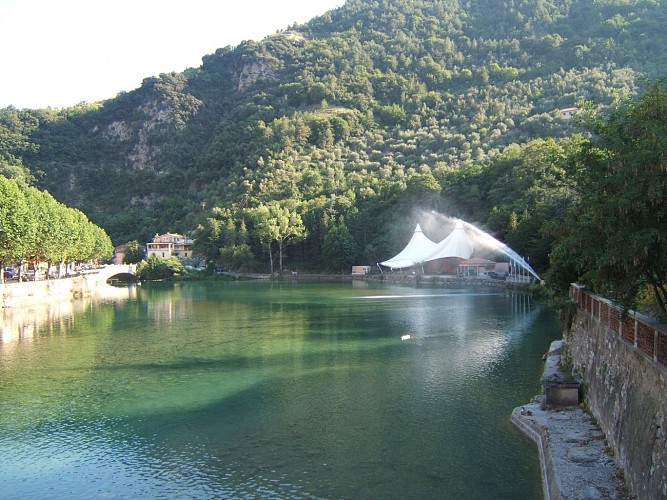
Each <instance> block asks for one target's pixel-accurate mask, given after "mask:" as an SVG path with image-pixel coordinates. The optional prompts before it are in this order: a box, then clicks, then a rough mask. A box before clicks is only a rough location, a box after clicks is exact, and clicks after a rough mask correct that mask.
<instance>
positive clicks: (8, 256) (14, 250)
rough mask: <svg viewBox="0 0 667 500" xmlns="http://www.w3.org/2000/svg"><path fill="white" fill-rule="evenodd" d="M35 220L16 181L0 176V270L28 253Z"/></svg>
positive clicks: (35, 226) (32, 237) (32, 239)
mask: <svg viewBox="0 0 667 500" xmlns="http://www.w3.org/2000/svg"><path fill="white" fill-rule="evenodd" d="M36 222H37V221H36V218H35V217H34V215H33V212H32V210H31V207H30V206H29V204H28V202H27V200H26V197H25V196H24V195H23V193H22V192H21V189H20V187H19V185H18V183H17V182H16V181H15V180H9V179H6V178H4V177H1V176H0V271H4V266H5V265H6V264H7V263H9V262H13V261H15V260H20V259H22V258H24V257H25V256H27V255H29V254H30V251H31V250H32V248H31V243H32V242H33V241H34V238H35V234H36V229H37V225H36ZM2 276H3V278H0V279H4V272H2Z"/></svg>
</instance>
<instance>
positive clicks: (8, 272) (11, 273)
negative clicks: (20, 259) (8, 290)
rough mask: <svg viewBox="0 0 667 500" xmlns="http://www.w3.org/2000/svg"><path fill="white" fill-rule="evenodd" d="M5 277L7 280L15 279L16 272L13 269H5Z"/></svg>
mask: <svg viewBox="0 0 667 500" xmlns="http://www.w3.org/2000/svg"><path fill="white" fill-rule="evenodd" d="M3 276H4V278H5V279H6V280H11V279H14V271H13V270H12V269H5V271H4V273H3Z"/></svg>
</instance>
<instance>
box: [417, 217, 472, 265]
mask: <svg viewBox="0 0 667 500" xmlns="http://www.w3.org/2000/svg"><path fill="white" fill-rule="evenodd" d="M474 249H475V247H474V245H473V242H472V239H471V238H470V236H468V234H467V233H466V232H465V229H463V222H461V221H460V220H457V221H456V226H455V227H454V231H452V232H451V233H450V235H449V236H447V237H446V238H445V239H444V240H442V241H441V242H440V243H438V244H437V245H436V246H435V248H434V249H433V251H432V252H431V253H430V254H428V255H427V256H426V258H425V259H424V261H425V262H428V261H431V260H437V259H446V258H448V257H458V258H460V259H469V258H470V256H471V255H472V253H473V251H474Z"/></svg>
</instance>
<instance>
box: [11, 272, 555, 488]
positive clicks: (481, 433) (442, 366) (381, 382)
mask: <svg viewBox="0 0 667 500" xmlns="http://www.w3.org/2000/svg"><path fill="white" fill-rule="evenodd" d="M8 325H12V326H8ZM406 335H409V336H410V338H409V339H407V340H402V337H403V336H406ZM559 336H560V334H559V331H558V325H557V322H556V319H555V314H554V312H553V311H551V310H549V309H547V308H544V307H541V306H537V305H535V304H533V303H531V301H530V300H529V298H528V297H527V296H525V295H521V294H510V293H507V292H504V291H503V292H492V293H491V292H489V293H485V292H480V291H475V290H463V289H462V290H445V289H423V288H407V287H406V288H404V287H394V286H382V285H367V284H366V283H364V282H361V283H356V284H349V283H347V284H341V283H337V284H322V283H299V282H298V281H295V282H292V283H266V282H246V283H243V282H236V283H224V284H223V283H185V284H175V285H153V286H143V287H137V288H136V289H133V291H132V293H131V297H130V298H128V299H126V300H120V301H119V300H115V301H102V300H100V301H95V302H90V304H88V305H87V306H86V307H85V308H83V310H81V311H79V312H76V313H72V314H61V315H55V316H54V315H51V316H50V317H49V318H48V319H41V318H39V317H34V318H32V319H30V320H27V319H26V320H22V322H20V324H19V325H18V326H16V323H10V322H9V321H8V320H7V317H6V321H5V329H4V330H3V333H2V336H1V337H0V377H1V378H0V498H3V499H4V498H105V499H107V498H401V499H403V498H456V499H468V498H471V499H475V498H524V499H530V498H535V499H537V498H541V496H542V487H541V484H540V475H539V462H538V458H537V452H536V449H535V447H534V446H533V445H532V443H530V442H529V441H527V440H526V439H525V438H524V437H523V436H522V435H520V433H519V432H518V431H517V430H515V429H514V427H513V426H512V424H511V423H510V421H509V414H510V412H511V410H512V408H514V407H515V406H518V405H521V404H523V403H525V402H527V401H528V400H529V399H530V398H531V397H532V396H533V395H534V394H536V393H537V392H538V391H539V386H538V382H539V376H540V373H541V370H542V362H541V356H542V354H543V353H544V352H545V351H546V349H547V348H548V345H549V343H550V342H551V341H552V340H553V339H555V338H557V337H559Z"/></svg>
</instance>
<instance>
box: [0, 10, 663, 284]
mask: <svg viewBox="0 0 667 500" xmlns="http://www.w3.org/2000/svg"><path fill="white" fill-rule="evenodd" d="M665 26H667V6H666V5H665V3H664V2H662V1H660V0H504V1H503V0H476V1H463V0H382V1H371V0H348V1H347V2H346V4H345V5H344V6H343V7H341V8H339V9H336V10H333V11H330V12H328V13H325V14H324V15H322V16H321V17H318V18H316V19H313V20H312V21H311V22H309V23H307V24H304V25H296V26H291V27H289V28H288V29H286V30H285V31H283V32H280V33H277V34H274V35H271V36H268V37H267V38H265V39H264V40H262V41H261V42H252V41H249V42H243V43H241V44H240V45H239V46H237V47H225V48H221V49H218V50H217V51H216V52H215V53H214V54H209V55H206V56H204V57H203V59H202V65H201V66H200V67H199V68H191V69H187V70H185V71H183V72H182V73H178V74H176V73H172V74H163V75H160V76H158V77H151V78H147V79H145V80H144V82H143V84H142V86H141V87H140V88H139V89H137V90H135V91H132V92H127V93H122V94H120V95H118V96H116V97H115V98H113V99H109V100H107V101H104V102H100V103H94V104H82V105H80V106H77V107H73V108H69V109H64V110H16V109H13V108H7V109H4V110H0V162H1V166H2V168H3V170H4V172H5V174H6V175H8V176H17V175H25V173H26V170H28V171H29V172H30V175H32V176H34V178H35V182H36V184H37V185H38V186H39V187H41V188H45V189H48V190H49V192H50V193H51V194H52V195H53V196H55V197H56V198H57V199H58V200H59V201H61V202H63V203H66V204H67V205H69V206H74V207H77V208H79V209H81V210H82V211H83V212H85V213H86V214H87V215H88V217H90V219H91V220H92V221H93V222H95V223H96V224H99V225H100V226H102V227H103V228H105V229H106V230H107V232H108V233H109V234H110V236H111V237H112V239H113V241H114V243H116V244H121V243H125V242H127V241H128V240H131V239H135V238H136V239H139V240H140V241H146V240H147V239H148V238H149V237H151V236H152V235H153V234H154V233H156V232H165V231H167V230H170V231H182V232H191V231H195V236H196V237H197V239H198V245H199V247H200V250H201V251H203V252H205V253H206V255H207V256H209V257H210V258H211V259H213V260H216V261H217V262H218V263H219V265H224V266H227V267H232V268H245V269H268V268H269V266H270V262H271V260H272V258H273V257H276V263H275V265H276V267H279V266H281V265H285V266H286V265H290V266H299V267H300V268H301V269H304V268H312V269H322V268H323V267H327V266H328V267H331V268H332V269H333V270H336V269H341V268H343V267H345V266H347V265H349V263H350V262H354V263H357V264H372V263H375V262H378V261H380V260H383V259H385V258H387V257H389V256H391V255H392V254H393V253H394V252H395V251H396V250H397V249H399V248H400V247H401V246H402V245H403V244H404V243H405V242H406V241H407V239H408V238H409V235H410V233H411V232H412V230H413V229H414V223H415V222H416V221H417V214H418V213H419V212H418V211H419V210H426V211H431V210H435V211H438V212H441V213H445V214H450V215H453V216H460V217H463V218H465V219H466V220H469V221H471V222H474V223H476V224H478V225H481V226H484V227H486V228H487V229H489V230H490V231H492V232H494V233H495V234H496V235H497V236H498V237H499V238H502V239H504V240H506V241H508V243H510V245H512V246H513V247H514V248H515V249H517V251H519V252H520V253H522V254H527V255H529V256H531V262H532V263H533V264H534V265H535V267H536V268H537V269H538V270H540V271H543V270H544V269H545V268H546V267H547V263H548V255H549V253H550V251H551V247H552V244H553V241H554V237H555V233H556V229H557V227H558V225H559V222H560V221H562V219H563V217H564V216H565V212H566V211H567V209H568V207H569V206H570V205H571V203H572V200H573V190H574V189H575V182H576V179H575V177H574V176H573V175H572V171H571V169H572V168H573V167H572V165H571V162H570V161H569V160H568V158H569V157H570V155H571V154H572V152H573V151H577V150H578V149H579V148H580V147H581V145H582V143H583V142H585V140H586V138H587V137H588V134H589V132H588V129H586V128H585V127H582V120H580V119H579V118H577V117H575V118H574V119H570V118H569V117H568V116H567V115H566V114H565V113H562V112H561V111H560V110H561V109H563V108H568V107H574V106H577V107H578V108H580V109H581V111H580V112H579V115H583V116H585V115H586V114H587V113H589V111H595V110H597V111H603V112H604V111H605V110H607V109H608V108H610V107H611V106H612V105H614V103H616V102H619V101H620V100H623V99H626V98H628V97H631V96H634V95H636V94H638V93H640V92H641V91H642V85H643V81H644V80H645V79H647V78H648V79H657V78H660V77H662V76H664V75H665V74H667V51H666V50H665V48H664V36H663V35H664V27H665ZM184 43H187V41H184ZM579 134H581V135H579ZM433 236H434V237H436V236H441V235H433ZM274 254H277V255H274ZM323 257H326V258H323ZM281 259H282V263H281V262H280V260H281Z"/></svg>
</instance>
